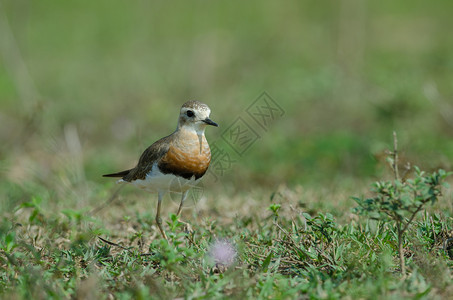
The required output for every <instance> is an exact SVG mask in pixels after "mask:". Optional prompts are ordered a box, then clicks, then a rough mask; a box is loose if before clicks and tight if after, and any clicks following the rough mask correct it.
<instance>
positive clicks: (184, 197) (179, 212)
mask: <svg viewBox="0 0 453 300" xmlns="http://www.w3.org/2000/svg"><path fill="white" fill-rule="evenodd" d="M188 193H189V190H187V191H185V192H184V193H182V197H181V203H179V208H178V212H177V213H176V216H177V217H179V215H180V214H181V210H182V206H183V205H184V201H185V200H186V198H187V194H188Z"/></svg>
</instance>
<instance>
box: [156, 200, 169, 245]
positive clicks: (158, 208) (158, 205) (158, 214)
mask: <svg viewBox="0 0 453 300" xmlns="http://www.w3.org/2000/svg"><path fill="white" fill-rule="evenodd" d="M157 197H158V199H157V213H156V223H157V227H159V230H160V233H162V236H163V237H164V239H166V240H167V241H168V238H167V235H166V234H165V231H164V230H163V229H162V218H161V217H160V204H161V203H162V198H163V197H164V193H163V192H159V193H158V195H157Z"/></svg>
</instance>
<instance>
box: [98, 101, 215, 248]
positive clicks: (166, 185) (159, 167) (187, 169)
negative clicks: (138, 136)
mask: <svg viewBox="0 0 453 300" xmlns="http://www.w3.org/2000/svg"><path fill="white" fill-rule="evenodd" d="M210 113H211V110H210V109H209V107H208V106H207V105H206V104H204V103H201V102H198V101H188V102H186V103H184V104H183V106H182V107H181V110H180V113H179V118H178V126H177V127H176V130H175V131H174V132H173V133H172V134H170V135H169V136H166V137H164V138H161V139H160V140H158V141H157V142H155V143H154V144H152V145H151V146H149V147H148V148H147V149H146V150H145V151H144V152H143V154H142V155H141V156H140V159H139V161H138V163H137V166H136V167H135V168H132V169H129V170H125V171H121V172H118V173H113V174H106V175H103V176H104V177H121V179H120V180H118V181H117V182H118V183H130V184H132V185H135V186H137V187H139V188H141V189H143V190H146V191H149V192H157V212H156V223H157V227H158V228H159V230H160V232H161V234H162V236H163V237H164V238H165V239H166V240H168V239H167V235H166V234H165V231H164V230H163V228H162V218H161V217H160V209H161V203H162V198H163V197H164V195H165V194H166V193H167V192H178V193H182V197H181V202H180V204H179V208H178V212H177V213H176V215H177V216H178V217H179V215H180V213H181V209H182V207H183V204H184V201H185V200H186V198H187V194H188V192H189V189H190V188H191V187H192V186H194V185H196V184H197V183H198V182H199V181H200V179H201V178H202V177H203V175H204V174H205V173H206V171H207V170H208V167H209V163H210V162H211V150H210V149H209V145H208V141H207V140H206V137H205V135H204V131H205V129H206V127H207V126H208V125H212V126H216V127H218V126H219V125H218V124H217V123H215V122H214V121H212V120H211V119H210V118H209V115H210Z"/></svg>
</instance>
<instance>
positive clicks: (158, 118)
mask: <svg viewBox="0 0 453 300" xmlns="http://www.w3.org/2000/svg"><path fill="white" fill-rule="evenodd" d="M0 3H1V6H0V11H1V12H0V19H1V23H0V46H1V47H0V52H1V65H0V105H1V106H0V107H1V112H0V138H1V141H2V145H1V146H0V147H1V148H0V156H1V169H2V176H3V177H4V179H2V182H1V183H0V190H1V192H2V195H3V197H2V198H3V199H6V198H8V199H16V200H15V201H18V199H21V198H26V197H28V196H29V195H31V194H33V193H35V192H37V191H40V190H42V191H48V192H49V193H53V192H52V191H57V193H58V191H60V190H62V191H63V195H66V194H68V193H73V192H74V191H77V193H79V195H80V193H83V192H84V191H87V190H99V193H100V194H101V195H104V194H103V193H105V192H103V191H102V190H103V189H102V187H104V186H105V185H107V186H110V185H113V183H112V181H111V180H106V179H105V178H102V177H100V176H101V175H102V174H104V173H109V172H114V171H119V170H123V169H126V168H130V167H133V166H134V164H135V163H136V161H137V159H138V156H139V155H140V154H141V152H142V151H143V150H144V149H145V148H146V147H147V146H148V145H149V144H151V143H152V142H154V141H155V140H156V139H158V138H160V137H162V136H165V135H168V134H170V133H171V132H172V131H173V130H174V128H175V126H176V121H177V115H178V112H179V108H180V106H181V105H182V103H184V102H185V101H187V100H191V99H197V100H199V101H202V102H205V103H207V104H208V105H209V106H210V107H211V109H212V114H211V117H212V119H213V120H215V121H216V122H218V123H219V124H220V125H221V127H220V128H218V129H217V128H208V129H207V137H208V140H209V141H211V142H213V141H216V140H219V139H220V138H221V134H222V132H223V131H224V130H225V129H226V128H227V127H228V126H229V125H230V124H232V123H233V122H234V121H235V119H236V118H237V117H238V116H244V115H246V112H245V110H246V108H247V107H248V106H249V105H250V104H251V103H253V101H255V99H256V98H257V97H258V96H259V95H260V94H261V93H262V92H263V91H266V92H267V93H269V95H270V96H272V98H273V99H274V100H275V102H277V103H278V104H279V105H280V106H281V107H282V108H283V110H284V111H285V114H284V115H283V116H282V117H281V118H279V119H277V120H275V122H274V123H273V124H272V126H270V127H269V130H268V131H263V130H262V129H260V128H256V130H257V131H258V133H259V134H260V135H261V138H260V139H259V140H258V141H257V142H256V143H255V144H254V145H253V146H252V147H251V148H250V149H249V150H248V151H247V152H246V153H245V154H244V155H242V156H240V157H236V163H235V164H233V165H232V167H231V169H230V170H227V171H226V172H225V174H224V176H222V178H221V181H222V185H223V186H225V185H229V186H231V187H232V190H233V191H238V190H249V189H251V187H252V188H253V187H264V188H270V189H273V188H275V187H276V186H278V185H279V184H286V185H289V186H295V185H307V184H323V185H324V184H332V183H336V182H342V181H345V180H352V181H353V182H354V181H355V180H365V181H367V180H368V179H370V180H371V179H373V178H375V177H377V176H381V175H382V174H385V171H384V170H385V162H384V160H385V158H384V157H385V154H384V151H385V150H386V149H388V148H390V147H391V144H392V131H393V130H395V131H396V132H397V133H398V137H399V144H400V149H401V151H402V153H403V156H404V158H405V159H407V160H410V161H411V162H412V163H414V164H417V165H419V166H421V167H422V168H424V169H433V168H437V167H443V168H445V169H451V166H452V161H453V138H452V137H453V38H452V35H451V28H453V19H452V17H451V13H452V11H453V2H452V1H447V0H445V1H411V2H403V1H361V0H348V1H285V2H278V1H256V2H250V1H247V2H239V1H216V2H214V1H191V2H188V1H177V2H164V1H155V2H154V1H153V2H151V1H111V0H102V1H52V0H42V1H30V0H7V1H5V0H2V1H0ZM254 126H256V125H254ZM205 184H207V185H211V186H218V185H219V181H215V180H213V179H212V178H211V179H209V178H208V179H207V181H206V183H205ZM27 195H28V196H27Z"/></svg>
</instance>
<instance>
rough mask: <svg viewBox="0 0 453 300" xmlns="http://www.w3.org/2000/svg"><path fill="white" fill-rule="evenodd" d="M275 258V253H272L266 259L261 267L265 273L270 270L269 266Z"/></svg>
mask: <svg viewBox="0 0 453 300" xmlns="http://www.w3.org/2000/svg"><path fill="white" fill-rule="evenodd" d="M273 257H274V253H273V252H272V251H271V252H270V253H269V255H268V256H267V257H266V258H265V259H264V261H263V264H262V265H261V267H262V268H263V272H265V273H266V272H267V271H268V268H269V264H270V263H271V260H272V258H273Z"/></svg>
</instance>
